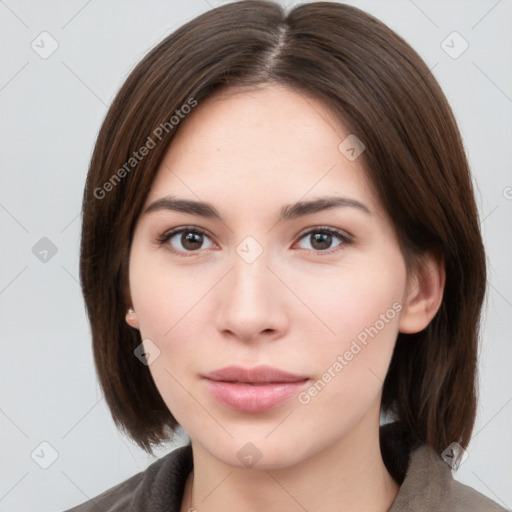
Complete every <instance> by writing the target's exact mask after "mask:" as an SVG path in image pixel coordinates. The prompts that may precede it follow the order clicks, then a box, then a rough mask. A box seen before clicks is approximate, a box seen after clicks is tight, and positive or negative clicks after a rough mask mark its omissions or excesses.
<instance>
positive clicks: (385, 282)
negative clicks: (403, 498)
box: [126, 85, 445, 512]
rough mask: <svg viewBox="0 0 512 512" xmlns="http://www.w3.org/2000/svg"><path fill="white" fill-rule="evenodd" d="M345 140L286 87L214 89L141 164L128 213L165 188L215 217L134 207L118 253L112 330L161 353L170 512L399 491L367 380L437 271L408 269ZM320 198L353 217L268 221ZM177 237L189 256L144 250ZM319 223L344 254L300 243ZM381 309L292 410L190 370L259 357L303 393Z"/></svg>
mask: <svg viewBox="0 0 512 512" xmlns="http://www.w3.org/2000/svg"><path fill="white" fill-rule="evenodd" d="M348 134H349V133H348V132H347V131H346V130H345V128H344V127H343V126H342V124H341V123H340V122H339V121H338V120H337V119H335V118H334V116H333V115H332V113H331V112H330V111H329V110H328V108H327V107H326V106H325V105H323V104H322V103H321V102H319V101H317V100H315V99H313V98H311V97H307V96H305V95H304V94H299V93H297V92H294V91H292V90H290V89H288V88H284V87H282V86H276V85H265V86H261V87H259V88H256V89H253V90H251V91H245V90H235V91H233V90H227V91H223V92H222V93H217V94H215V95H214V96H211V97H209V98H208V99H207V100H205V101H202V102H200V103H199V104H198V106H197V108H196V109H195V110H194V111H193V113H192V114H190V115H189V116H188V117H187V119H186V120H185V121H184V122H183V124H182V125H181V126H180V131H179V132H178V133H177V135H176V138H175V139H174V141H173V143H172V145H171V146H170V147H169V149H168V151H167V153H166V155H165V158H164V161H163V163H162V165H161V167H160V169H159V170H158V173H157V176H156V178H155V180H154V182H153V184H152V188H151V190H150V192H149V195H148V197H147V201H146V205H145V208H144V209H146V208H147V207H148V206H149V205H151V204H152V203H154V202H155V201H157V200H159V199H161V198H164V197H166V196H170V195H172V196H174V197H176V198H183V199H190V200H194V201H204V202H208V203H209V204H211V205H212V206H213V207H214V208H215V209H216V210H217V211H218V212H219V214H220V215H221V217H222V220H219V219H215V218H206V217H202V216H199V215H193V214H191V213H184V212H177V211H172V210H168V209H159V210H155V211H151V212H146V213H145V212H144V211H143V213H142V214H141V216H140V218H139V219H138V222H137V225H136V229H135V233H134V238H133V244H132V248H131V253H130V270H129V288H128V289H127V291H126V297H127V304H129V305H130V306H132V307H133V309H134V310H135V313H130V314H128V315H127V317H126V321H127V322H128V324H129V325H131V326H132V327H134V328H136V329H139V330H140V334H141V339H143V340H146V339H150V340H151V342H152V343H153V344H154V345H156V346H157V347H158V349H159V350H160V355H159V357H158V358H156V359H155V361H154V362H153V363H152V364H151V365H150V367H149V368H150V371H151V374H152V376H153V379H154V381H155V383H156V386H157V388H158V390H159V392H160V394H161V395H162V398H163V400H164V401H165V403H166V405H167V406H168V408H169V409H170V411H171V412H172V414H173V415H174V417H175V418H176V419H177V421H178V422H179V424H180V425H181V426H182V427H183V428H184V429H185V430H186V431H187V433H188V434H189V436H190V438H191V440H192V447H193V461H194V474H193V487H192V478H191V477H189V478H188V480H187V484H186V488H185V492H184V496H183V502H182V507H181V510H182V512H185V511H187V510H189V509H190V508H191V507H192V506H193V507H194V509H196V510H198V511H200V512H203V511H205V512H206V511H212V512H216V511H225V510H227V509H229V510H243V511H247V512H252V511H261V510H266V511H268V512H274V511H275V512H277V511H279V512H282V511H283V510H287V511H303V510H304V509H305V510H311V511H312V510H314V511H316V512H334V511H339V510H343V511H344V512H355V511H357V512H359V511H361V510H365V511H368V512H370V511H372V512H384V511H386V510H388V509H389V507H390V506H391V504H392V502H393V500H394V498H395V497H396V495H397V493H398V490H399V485H398V484H397V482H395V481H394V480H393V478H392V477H391V475H390V474H389V473H388V471H387V469H386V467H385V465H384V463H383V460H382V457H381V453H380V448H379V419H380V399H381V393H382V385H383V380H384V378H385V375H386V373H387V370H388V367H389V363H390V360H391V356H392V352H393V348H394V345H395V342H396V337H397V335H398V333H399V331H401V332H405V333H413V332H418V331H420V330H422V329H424V328H425V327H426V326H427V325H428V323H429V322H430V321H431V319H432V318H433V317H434V315H435V313H436V312H437V310H438V308H439V306H440V304H441V300H442V294H443V288H444V283H445V274H444V269H443V265H442V264H441V263H439V262H438V260H437V259H436V258H434V257H433V256H431V255H427V257H426V258H425V260H424V261H423V263H422V264H421V265H418V266H416V267H415V268H414V271H411V272H409V273H408V272H407V270H406V266H405V262H404V258H403V255H402V252H401V250H400V247H399V244H398V240H397V238H396V234H395V231H394V229H393V225H392V223H391V221H390V219H389V218H388V216H387V213H386V212H385V210H384V209H383V208H382V206H381V204H380V202H379V201H378V199H377V198H376V197H375V196H374V195H373V194H372V192H371V189H370V186H369V184H368V181H367V179H368V178H367V175H366V173H365V170H364V168H363V165H362V163H361V161H362V158H359V159H356V160H355V161H350V160H349V159H347V158H346V157H345V156H344V155H343V154H342V152H340V150H339V149H338V145H339V144H340V142H341V141H342V140H344V139H345V137H346V136H347V135H348ZM356 135H360V139H362V140H364V134H356ZM324 196H330V197H332V196H337V197H344V198H350V199H352V200H355V201H358V202H359V203H361V204H363V205H364V206H365V207H366V208H367V210H368V212H367V211H364V209H363V208H361V207H354V206H351V205H345V206H338V207H334V208H330V209H325V210H321V211H317V212H315V213H308V214H307V215H305V216H300V217H297V218H293V219H284V220H281V221H279V220H278V218H279V214H280V210H281V208H283V207H284V206H285V205H289V204H292V203H295V202H297V201H309V200H312V199H316V198H318V197H324ZM179 227H193V228H194V229H196V230H197V229H200V230H201V231H203V232H205V234H204V235H203V236H201V235H200V236H199V238H198V239H196V240H198V241H197V242H196V244H195V245H193V246H191V245H190V244H187V243H185V244H184V243H183V242H184V241H185V242H187V240H186V239H185V238H184V235H186V233H180V234H177V235H174V236H173V237H172V238H171V239H169V240H167V241H166V242H164V243H163V244H161V245H159V244H157V243H155V239H157V238H158V237H161V236H162V235H163V234H165V233H166V232H168V231H170V230H171V229H173V228H179ZM326 227H328V228H331V229H335V230H339V231H340V232H342V233H343V234H344V235H345V236H350V239H351V240H352V241H351V243H347V242H345V241H344V240H343V239H340V238H338V237H337V235H335V234H334V235H331V237H330V238H329V237H328V238H327V241H326V242H325V245H323V246H322V245H321V244H319V243H318V242H316V243H315V239H314V234H315V233H325V231H324V230H322V229H321V228H326ZM311 231H313V233H312V232H311ZM248 236H250V237H252V239H254V240H255V241H256V242H257V244H258V245H259V246H260V247H261V249H262V250H263V252H262V253H261V254H259V256H258V257H257V258H256V259H255V260H254V261H251V262H250V263H248V262H247V261H246V260H245V259H244V258H243V257H241V256H240V254H243V253H240V254H239V252H237V247H239V246H240V244H241V242H242V241H244V240H245V239H246V237H248ZM191 247H192V248H191ZM241 247H243V248H245V249H246V250H249V251H254V250H255V249H254V247H256V246H255V245H244V244H242V246H241ZM323 247H325V248H323ZM173 251H176V252H173ZM177 253H181V254H184V256H180V255H179V254H177ZM393 304H395V305H396V304H399V305H400V308H399V311H398V312H396V314H395V315H393V318H391V319H389V318H388V316H391V315H390V314H388V316H387V317H386V319H387V320H388V321H387V322H386V323H385V325H384V327H383V328H381V329H379V332H378V335H376V336H375V337H374V338H371V339H370V340H369V342H368V343H367V345H366V346H364V348H363V349H362V350H361V351H360V352H358V353H357V355H356V356H354V357H353V359H352V360H350V361H349V362H348V364H346V366H344V367H343V369H342V371H339V372H338V373H337V374H336V376H335V377H334V378H332V379H331V381H330V382H329V383H328V384H327V385H326V387H325V388H324V389H323V390H322V391H321V392H320V393H318V394H317V395H316V396H314V398H312V399H311V400H310V401H309V403H307V404H304V403H300V402H299V400H298V399H297V397H293V398H291V399H289V400H287V401H286V402H285V403H284V404H282V405H280V406H278V407H277V408H275V409H272V410H269V411H265V412H260V413H248V412H240V411H235V410H231V409H229V408H228V407H226V406H225V405H223V404H221V403H219V402H218V401H217V400H216V399H215V398H214V397H213V396H212V394H211V393H210V392H209V390H208V389H207V388H206V386H205V385H204V381H203V379H201V377H200V375H201V374H203V373H204V372H208V371H212V370H215V369H218V368H222V367H225V366H228V365H232V364H237V365H241V366H245V367H253V366H256V365H259V364H268V365H271V366H274V367H278V368H280V369H283V370H286V371H289V372H292V373H296V374H301V375H307V376H308V377H309V378H310V379H311V380H310V383H314V382H315V381H317V380H318V379H321V378H322V375H323V374H324V373H325V371H326V370H327V369H328V368H329V367H332V365H333V363H334V362H335V361H336V359H337V357H338V356H339V355H340V354H344V353H345V352H346V351H347V350H348V349H349V348H350V345H351V342H352V341H353V340H354V339H355V338H356V336H357V335H358V334H359V333H361V332H362V331H363V330H364V329H365V328H366V327H369V326H374V325H375V324H376V321H377V320H378V319H379V318H381V317H380V315H382V314H386V312H387V311H388V310H389V309H390V308H392V305H393ZM146 343H147V342H146ZM249 442H250V443H252V444H253V445H255V446H256V447H257V448H258V450H259V453H260V454H261V458H260V459H259V460H258V462H257V464H256V465H255V466H253V467H247V466H246V465H244V463H243V461H242V460H241V459H240V458H239V457H238V455H237V454H238V453H239V451H240V450H241V449H242V448H243V447H244V446H245V445H246V444H247V443H249ZM191 492H192V500H191Z"/></svg>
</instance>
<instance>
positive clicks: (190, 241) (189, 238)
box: [182, 232, 202, 251]
mask: <svg viewBox="0 0 512 512" xmlns="http://www.w3.org/2000/svg"><path fill="white" fill-rule="evenodd" d="M201 236H202V235H200V234H199V233H192V232H189V233H183V236H182V244H183V247H185V248H186V249H190V250H192V251H193V250H195V249H197V248H198V247H197V246H199V247H201V243H202V239H201ZM194 244H196V245H194Z"/></svg>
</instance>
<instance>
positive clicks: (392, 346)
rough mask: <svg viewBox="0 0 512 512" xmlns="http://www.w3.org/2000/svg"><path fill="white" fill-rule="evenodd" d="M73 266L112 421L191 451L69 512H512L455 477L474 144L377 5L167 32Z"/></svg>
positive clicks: (472, 300) (481, 271) (473, 234)
mask: <svg viewBox="0 0 512 512" xmlns="http://www.w3.org/2000/svg"><path fill="white" fill-rule="evenodd" d="M80 272H81V283H82V288H83V293H84V297H85V301H86V305H87V310H88V314H89V319H90V323H91V328H92V336H93V344H94V354H95V361H96V365H97V369H98V374H99V378H100V382H101V385H102V388H103V390H104V393H105V397H106V399H107V402H108V404H109V407H110V409H111V411H112V415H113V418H114V420H115V422H116V424H117V425H118V426H119V427H120V428H122V429H123V430H124V431H126V432H127V433H128V434H129V435H130V436H131V437H132V438H133V439H134V440H135V441H136V442H137V443H138V444H139V445H140V446H141V447H143V448H144V449H146V450H148V451H151V447H152V446H154V445H156V444H158V443H160V442H162V441H163V440H166V439H168V438H169V437H171V435H172V432H173V431H174V430H175V429H176V427H177V426H178V425H180V426H182V427H183V428H184V429H185V431H186V432H187V433H188V435H189V436H190V443H189V444H188V445H186V446H184V447H181V448H178V449H177V450H175V451H173V452H172V453H170V454H168V455H167V456H165V457H163V458H161V459H160V460H158V461H156V462H155V463H154V464H152V465H151V466H149V468H147V469H146V470H145V471H143V472H141V473H139V474H137V475H135V476H133V477H132V478H130V479H129V480H127V481H126V482H124V483H123V484H120V485H118V486H116V487H114V488H112V489H110V490H108V491H106V492H105V493H103V494H102V495H101V496H98V497H97V498H95V499H94V500H91V501H89V502H87V503H85V504H83V505H81V506H78V507H76V508H74V509H72V510H74V511H76V512H78V511H85V510H89V509H90V508H91V507H94V505H96V507H97V508H98V509H99V510H104V511H107V510H108V511H117V510H137V511H146V510H147V511H154V510H169V511H180V512H184V511H192V510H198V511H202V510H204V511H206V510H208V511H216V510H244V511H252V510H265V511H274V510H275V511H278V510H279V511H282V510H290V511H291V510H315V511H319V512H322V511H333V510H344V511H356V510H357V511H360V510H375V511H383V512H384V511H391V512H397V511H398V510H450V511H453V510H461V511H462V510H464V511H468V510H475V511H476V510H478V511H495V510H496V511H498V510H504V509H503V508H501V507H500V506H498V505H497V504H495V503H494V502H493V501H491V500H490V499H488V498H486V497H484V496H483V495H482V494H480V493H478V492H476V491H475V490H473V489H471V488H469V487H467V486H465V485H462V484H461V483H459V482H456V481H455V480H453V478H452V475H451V468H453V467H457V465H458V464H459V463H460V461H461V458H462V457H463V455H464V449H465V448H466V447H467V445H468V443H469V440H470V438H471V433H472V429H473V424H474V420H475V410H476V391H475V372H476V365H477V360H476V354H477V341H478V326H479V318H480V310H481V305H482V301H483V297H484V292H485V279H486V269H485V253H484V248H483V245H482V239H481V235H480V231H479V224H478V217H477V209H476V206H475V201H474V197H473V189H472V185H471V177H470V173H469V169H468V164H467V160H466V156H465V154H464V150H463V146H462V142H461V138H460V135H459V132H458V129H457V126H456V123H455V120H454V118H453V115H452V112H451V110H450V107H449V105H448V104H447V101H446V99H445V96H444V95H443V93H442V91H441V90H440V87H439V85H438V84H437V82H436V81H435V79H434V78H433V76H432V74H431V73H430V71H429V69H428V68H427V66H426V65H425V64H424V62H423V61H422V60H421V58H420V57H419V56H418V55H417V54H416V53H415V52H414V51H413V50H412V49H411V48H410V46H409V45H407V44H406V43H405V42H404V41H403V40H402V39H401V38H400V37H399V36H397V35H396V34H395V33H394V32H392V31H391V30H390V29H389V28H387V27H386V26H385V25H384V24H382V23H381V22H379V21H378V20H376V19H375V18H373V17H372V16H370V15H368V14H366V13H363V12H362V11H360V10H358V9H356V8H354V7H350V6H346V5H342V4H337V3H329V2H319V3H311V4H307V5H300V6H298V7H296V8H294V9H293V10H291V12H290V13H288V14H287V13H285V12H283V10H282V8H281V7H280V6H279V5H278V4H275V3H272V2H266V1H244V2H237V3H234V4H228V5H226V6H223V7H220V8H217V9H213V10H211V11H209V12H207V13H205V14H203V15H201V16H199V17H197V18H195V19H194V20H192V21H190V22H189V23H187V24H186V25H184V26H183V27H181V28H180V29H178V30H177V31H176V32H175V33H173V34H171V35H170V36H169V37H168V38H166V39H165V40H164V41H162V43H160V44H159V45H158V46H157V47H156V48H155V49H154V50H152V51H151V52H150V53H149V54H148V55H147V56H146V57H145V58H144V59H143V60H142V61H141V62H140V63H139V64H138V66H137V67H136V68H135V69H134V71H133V72H132V73H131V75H130V76H129V77H128V79H127V80H126V82H125V84H124V85H123V87H122V88H121V90H120V92H119V93H118V95H117V97H116V99H115V100H114V102H113V105H112V106H111V108H110V110H109V112H108V114H107V117H106V119H105V121H104V123H103V126H102V128H101V131H100V133H99V136H98V140H97V144H96V147H95V150H94V154H93V157H92V161H91V166H90V170H89V174H88V178H87V184H86V189H85V193H84V203H83V231H82V246H81V267H80ZM381 415H383V416H384V418H385V419H386V420H387V421H388V420H389V421H388V423H387V424H384V425H383V426H380V419H381Z"/></svg>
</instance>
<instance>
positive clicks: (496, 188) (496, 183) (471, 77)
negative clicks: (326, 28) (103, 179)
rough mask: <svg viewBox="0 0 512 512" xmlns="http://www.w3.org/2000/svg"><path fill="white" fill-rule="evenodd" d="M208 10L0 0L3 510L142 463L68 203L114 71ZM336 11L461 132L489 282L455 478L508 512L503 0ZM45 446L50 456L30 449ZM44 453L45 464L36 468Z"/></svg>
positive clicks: (24, 507) (59, 499)
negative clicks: (464, 454)
mask: <svg viewBox="0 0 512 512" xmlns="http://www.w3.org/2000/svg"><path fill="white" fill-rule="evenodd" d="M220 3H223V2H214V1H213V0H209V1H208V2H206V1H204V0H194V1H188V2H179V1H157V0H151V1H142V0H138V1H136V0H129V1H127V0H123V1H121V0H111V1H99V0H92V1H91V0H89V1H84V0H70V1H67V2H63V1H62V2H56V1H46V2H36V1H35V0H34V1H27V0H6V1H0V23H1V32H0V37H1V41H0V48H1V52H2V53H1V58H2V73H1V77H0V102H1V108H2V115H1V121H0V129H1V135H0V140H1V141H2V150H1V151H0V165H1V170H2V172H1V178H0V179H1V184H0V225H1V241H2V265H1V275H0V314H1V329H2V337H1V340H2V345H1V346H2V357H1V373H0V376H1V403H0V429H1V436H0V443H1V448H2V455H1V457H0V460H1V477H0V510H2V511H35V510H38V511H59V510H64V509H66V508H68V507H71V506H72V505H76V504H78V503H81V502H82V501H85V500H86V499H87V498H89V497H93V496H95V495H97V494H98V493H100V492H101V491H103V490H105V489H106V488H108V487H110V486H112V485H114V484H116V483H118V482H120V481H122V480H123V479H125V478H127V477H128V476H130V475H132V474H134V473H136V472H139V471H141V470H143V469H144V468H145V467H146V466H147V465H148V464H149V463H150V462H152V460H153V459H151V458H150V457H149V456H147V455H146V454H145V453H144V452H142V451H141V450H139V449H138V448H137V447H136V446H135V445H134V443H133V442H131V441H129V440H128V439H126V438H125V437H123V436H122V435H120V434H119V433H118V432H117V431H116V429H115V428H114V426H113V422H112V420H111V417H110V413H109V411H108V410H107V408H106V405H105V401H104V399H103V398H102V394H101V392H100V389H99V386H98V384H97V381H96V376H95V371H94V367H93V361H92V353H91V348H90V338H89V337H90V332H89V327H88V324H87V321H86V317H85V312H84V307H83V302H82V297H81V293H80V288H79V285H78V281H77V279H78V255H79V233H80V216H79V211H80V202H81V196H82V189H83V185H84V180H85V175H86V170H87V166H88V163H89V158H90V155H91V151H92V147H93V144H94V141H95V137H96V135H97V131H98V129H99V127H100V123H101V121H102V119H103V117H104V115H105V113H106V110H107V106H108V105H109V104H110V103H111V101H112V99H113V97H114V94H115V93H116V91H117V90H118V88H119V86H120V85H121V83H122V82H123V81H124V79H125V78H126V76H127V74H128V73H129V72H130V70H131V69H132V68H133V66H134V65H135V63H137V62H138V61H139V60H140V59H141V58H142V57H143V56H144V55H145V53H146V52H147V51H148V50H149V49H150V48H152V47H153V46H154V45H155V44H156V43H157V42H159V41H160V40H161V39H163V38H164V37H165V36H166V35H168V34H169V33H171V32H172V31H173V30H174V29H176V28H177V27H178V26H180V25H181V24H182V23H184V22H185V21H188V20H189V19H191V18H193V17H195V16H196V15H198V14H200V13H201V12H204V11H206V10H207V9H210V8H211V7H212V6H217V5H220ZM283 3H284V4H286V3H287V2H284V1H283ZM348 3H351V4H353V5H356V6H358V7H361V8H362V9H364V10H367V11H368V12H370V13H372V14H374V15H375V16H377V17H378V18H380V19H381V20H383V21H384V22H385V23H387V24H388V25H389V26H390V27H391V28H393V29H394V30H396V31H397V32H398V33H399V34H400V35H402V36H403V37H404V38H405V39H406V40H407V41H408V42H409V43H410V44H411V45H412V46H413V47H414V48H415V49H416V50H417V51H418V52H419V53H420V54H421V55H422V57H423V58H424V59H425V61H426V62H427V64H428V65H429V66H430V67H431V68H432V69H433V72H434V74H435V76H436V77H437V78H438V80H439V82H440V83H441V86H442V87H443V89H444V91H445V93H446V95H447V96H448V99H449V101H450V103H451V105H452V107H453V109H454V111H455V114H456V117H457V120H458V122H459V124H460V129H461V131H462V134H463V137H464V141H465V145H466V148H467V151H468V155H469V158H470V163H471V165H472V169H473V172H474V175H475V181H476V184H477V200H478V204H479V210H480V216H481V223H482V229H483V233H484V236H485V243H486V247H487V250H488V255H489V256H488V257H489V287H488V297H487V302H486V308H485V322H484V330H483V344H482V348H481V352H480V403H479V409H478V418H477V422H476V427H475V431H474V432H475V434H474V437H473V440H472V442H471V444H470V445H469V448H468V453H469V458H468V459H467V460H466V461H465V462H464V463H463V464H462V466H461V467H460V469H459V470H458V472H457V473H455V478H457V479H458V480H460V481H462V482H464V483H466V484H468V485H470V486H472V487H474V488H475V489H477V490H479V491H480V492H482V493H484V494H486V495H488V496H490V497H491V498H493V499H494V500H496V501H498V502H499V503H501V504H502V505H503V506H506V507H508V508H511V507H512V488H511V486H510V483H511V476H512V436H511V426H512V372H510V363H511V362H512V345H511V343H510V332H511V330H512V320H511V319H512V275H511V274H512V273H511V265H510V261H512V260H511V256H512V243H511V237H510V233H511V229H510V219H511V213H512V188H511V187H512V175H511V172H510V169H511V160H512V158H511V157H512V155H511V138H510V137H511V135H512V130H511V124H512V122H511V113H512V98H511V97H512V69H511V64H510V63H511V58H510V56H511V48H512V44H511V43H512V35H511V31H510V26H512V25H511V21H512V2H511V1H507V0H501V1H496V0H489V1H487V0H480V1H474V0H473V1H467V0H464V1H462V0H461V1H452V2H446V1H444V0H443V1H440V0H438V1H432V0H428V1H427V0H414V1H412V0H387V1H382V0H373V1H370V0H368V1H364V0H361V1H355V0H353V1H350V2H348ZM43 31H47V32H49V33H50V34H51V36H52V38H54V39H55V40H56V41H57V42H58V45H59V46H58V49H57V50H56V51H55V53H53V54H52V55H51V56H49V57H48V58H47V59H43V58H41V57H40V56H39V54H38V53H36V51H34V50H33V49H32V47H31V43H32V41H34V40H35V41H36V43H37V42H38V41H40V38H38V36H39V34H40V33H41V32H43ZM453 31H457V32H458V33H459V34H460V35H461V36H462V37H463V38H464V40H466V41H467V42H468V44H469V47H468V49H467V50H466V51H465V52H464V53H462V54H461V55H460V56H459V57H458V58H452V57H451V56H450V55H448V54H447V53H446V51H445V49H448V48H447V46H446V45H449V46H451V47H452V48H451V49H450V50H449V51H451V52H452V54H453V53H454V52H455V53H458V52H459V51H460V50H461V49H462V48H463V46H461V45H463V44H464V43H463V41H462V40H461V39H457V36H455V39H454V36H451V37H450V38H448V39H447V40H446V42H445V43H444V48H443V46H442V41H443V40H445V39H446V38H447V36H449V34H451V33H452V32H453ZM39 45H40V46H41V45H42V43H40V42H39ZM49 47H50V46H49V40H46V43H45V48H46V49H48V48H49ZM40 51H41V50H40ZM42 237H48V238H49V239H50V240H51V241H52V242H53V244H55V246H56V247H57V249H58V252H57V253H56V254H55V255H54V256H53V257H51V258H48V261H47V262H46V263H44V262H42V261H40V260H39V259H38V258H37V257H36V256H35V255H34V254H33V252H32V247H33V246H34V245H35V244H36V243H37V242H38V241H39V240H40V239H41V238H42ZM183 439H185V437H181V438H180V439H178V440H177V443H178V444H179V443H182V442H183ZM43 441H46V442H47V443H49V444H50V445H51V447H52V448H49V447H48V446H46V445H43V446H42V447H40V446H39V445H40V443H41V442H43ZM173 446H175V444H174V445H171V444H169V445H168V446H164V447H162V449H161V450H160V451H159V452H157V454H158V455H162V454H164V453H166V452H167V451H169V450H170V449H171V448H172V447H173ZM34 450H35V452H34ZM52 450H55V452H56V454H58V458H57V459H56V460H55V462H54V463H53V464H52V465H50V467H48V469H42V468H41V467H40V464H45V463H46V464H48V463H50V462H51V460H52V453H53V452H52ZM32 453H33V454H34V455H33V457H34V459H35V460H37V463H36V462H35V460H34V459H33V458H32V456H31V454H32Z"/></svg>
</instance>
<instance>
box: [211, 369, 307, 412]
mask: <svg viewBox="0 0 512 512" xmlns="http://www.w3.org/2000/svg"><path fill="white" fill-rule="evenodd" d="M203 379H204V382H205V384H206V385H207V387H208V389H209V390H210V392H211V393H212V394H213V396H214V398H216V400H217V401H218V402H220V403H221V404H222V405H224V406H226V407H228V408H230V409H234V410H237V411H241V412H251V413H257V412H264V411H268V410H270V409H274V408H276V407H278V406H280V405H281V404H283V403H284V402H286V401H287V400H288V399H289V398H291V397H292V396H294V395H295V394H297V393H298V392H299V391H300V390H301V389H302V388H303V387H304V386H305V384H306V383H307V382H308V381H309V377H307V376H303V375H296V374H293V373H290V372H286V371H284V370H281V369H279V368H274V367H271V366H257V367H255V368H242V367H238V366H229V367H226V368H222V369H220V370H215V371H213V372H210V373H208V374H207V375H205V376H203Z"/></svg>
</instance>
